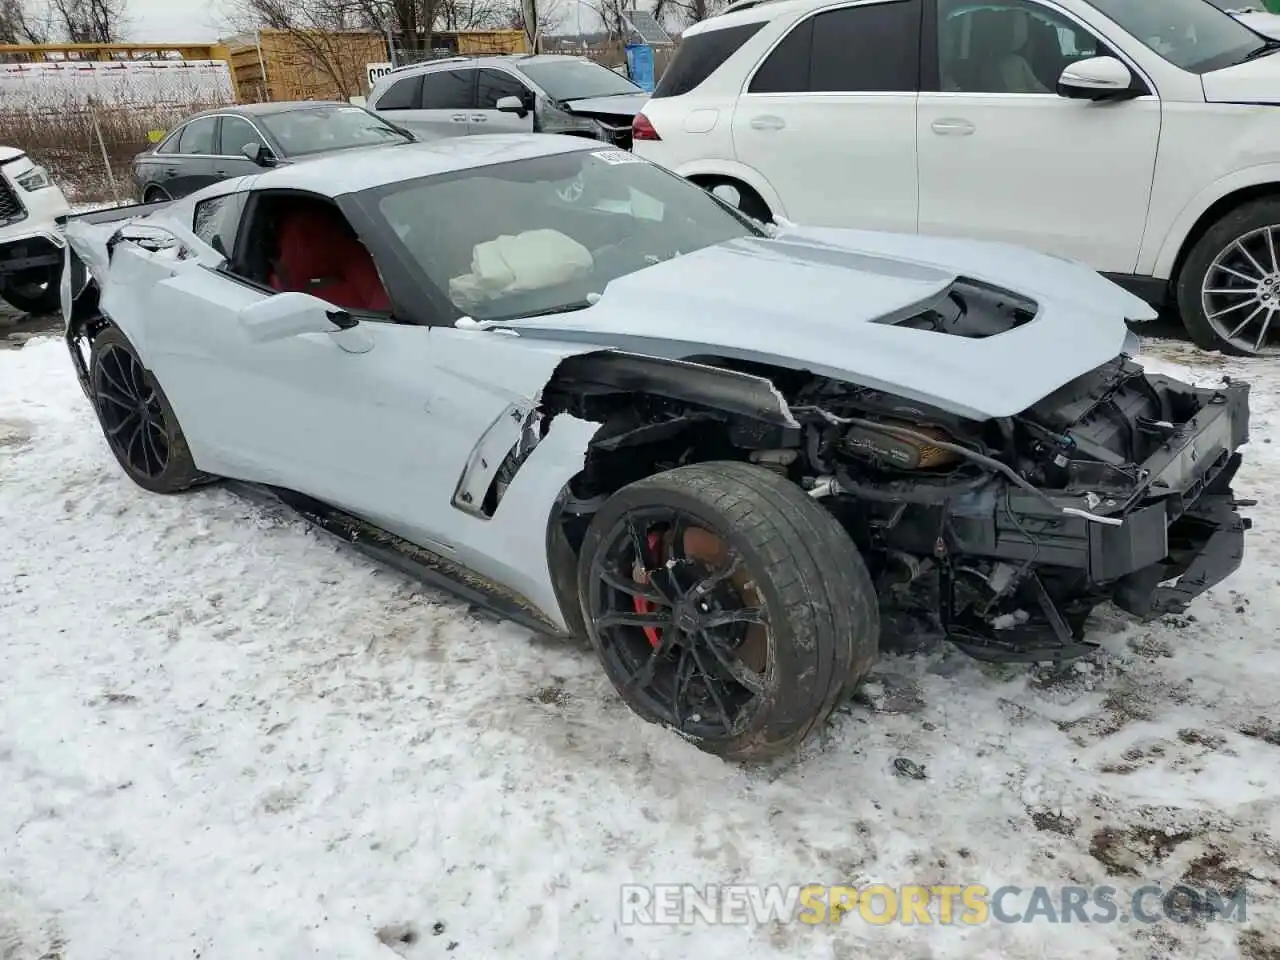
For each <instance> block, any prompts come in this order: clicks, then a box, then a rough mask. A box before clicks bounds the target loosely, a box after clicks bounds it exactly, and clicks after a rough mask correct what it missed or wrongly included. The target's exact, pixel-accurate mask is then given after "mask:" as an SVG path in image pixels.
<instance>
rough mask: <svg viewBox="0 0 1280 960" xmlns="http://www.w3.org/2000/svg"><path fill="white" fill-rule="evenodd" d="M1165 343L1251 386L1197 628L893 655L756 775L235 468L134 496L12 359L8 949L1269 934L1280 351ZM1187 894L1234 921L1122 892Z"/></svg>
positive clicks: (1211, 942) (4, 683) (1255, 949)
mask: <svg viewBox="0 0 1280 960" xmlns="http://www.w3.org/2000/svg"><path fill="white" fill-rule="evenodd" d="M1144 359H1146V360H1149V361H1150V364H1151V365H1152V366H1154V367H1157V368H1158V369H1160V370H1161V371H1165V372H1171V373H1175V374H1180V375H1182V376H1184V377H1194V378H1196V379H1198V380H1200V381H1203V382H1209V381H1212V380H1214V379H1215V378H1219V377H1221V376H1222V375H1223V374H1227V375H1231V376H1238V377H1244V378H1248V379H1252V380H1253V382H1254V384H1255V387H1254V396H1253V423H1254V433H1253V442H1252V443H1251V444H1250V445H1249V446H1248V447H1247V448H1246V457H1247V459H1246V462H1245V466H1244V468H1243V470H1242V472H1241V474H1240V477H1239V481H1238V484H1237V490H1238V493H1239V495H1240V496H1242V497H1256V498H1258V499H1259V500H1260V501H1261V504H1260V505H1259V506H1258V507H1257V508H1254V509H1253V510H1252V511H1251V515H1252V516H1253V518H1254V524H1255V525H1254V529H1253V531H1252V534H1251V535H1250V538H1249V544H1248V557H1247V561H1246V563H1245V566H1244V567H1243V568H1242V569H1241V570H1240V571H1239V572H1238V573H1237V574H1236V575H1235V576H1234V577H1232V578H1231V579H1230V580H1229V581H1228V582H1227V583H1225V584H1223V585H1221V586H1220V587H1219V588H1217V589H1215V590H1213V591H1212V592H1211V593H1210V594H1208V595H1206V596H1204V597H1202V598H1200V599H1199V600H1198V601H1197V602H1196V603H1195V604H1194V605H1193V607H1192V608H1191V610H1190V611H1189V612H1188V613H1187V614H1185V615H1183V616H1177V617H1169V618H1167V619H1165V620H1164V621H1163V622H1159V623H1155V624H1149V625H1145V626H1144V625H1139V624H1137V623H1135V622H1134V621H1132V620H1131V619H1130V618H1128V617H1127V616H1125V615H1122V614H1120V613H1118V612H1117V611H1114V610H1112V609H1111V608H1106V609H1104V610H1102V611H1101V612H1100V613H1099V614H1098V615H1097V616H1096V617H1095V620H1094V622H1093V624H1092V634H1093V637H1094V638H1095V639H1096V640H1098V641H1099V642H1100V643H1101V645H1102V649H1101V651H1100V652H1099V653H1098V654H1097V655H1096V656H1094V657H1093V658H1091V659H1090V660H1088V661H1085V662H1081V663H1078V664H1075V665H1071V666H1067V667H1065V668H1059V669H1054V670H1050V669H1044V668H992V667H984V666H980V665H978V664H976V663H974V662H972V661H970V660H967V659H966V658H964V657H963V656H961V655H959V654H957V653H955V652H953V651H948V650H945V649H944V650H929V651H925V652H922V653H917V654H915V655H913V656H895V657H888V658H886V659H884V660H883V661H882V663H881V664H880V665H879V667H878V668H877V670H876V672H875V674H874V676H873V678H872V681H871V682H869V683H868V684H867V685H866V686H865V687H864V689H863V690H862V692H861V693H860V694H859V696H858V697H857V698H856V699H855V700H854V701H853V702H851V703H849V704H848V705H846V706H844V707H842V708H840V710H839V711H838V713H837V715H836V716H835V718H834V721H833V723H832V725H831V726H830V728H829V729H828V730H827V731H826V732H825V733H823V734H822V735H821V736H820V737H819V738H818V739H816V740H815V741H813V742H812V743H810V744H809V745H808V746H807V747H806V748H805V749H804V750H803V751H802V752H801V753H800V754H799V755H798V756H796V757H795V758H793V759H791V760H790V761H789V762H786V763H782V764H780V765H778V766H776V767H774V768H771V769H768V770H750V771H748V770H744V769H741V768H737V767H734V766H731V765H727V764H725V763H722V762H720V761H718V760H715V759H713V758H711V757H708V756H705V755H703V754H701V753H699V752H698V751H697V750H695V749H693V748H692V747H689V746H687V745H685V744H683V743H682V742H680V741H679V740H677V739H676V738H675V737H673V736H672V735H670V734H668V733H665V732H663V731H662V730H660V729H657V728H655V727H651V726H647V725H645V724H643V723H641V722H640V721H639V720H637V719H636V718H635V717H634V716H633V715H632V714H631V713H630V712H629V711H628V710H627V709H626V708H625V707H623V706H622V704H621V703H620V702H619V700H618V698H617V697H616V695H615V694H614V693H613V691H612V689H611V688H610V687H609V685H608V683H607V682H606V681H605V679H604V677H603V675H602V673H601V671H600V670H599V669H598V667H597V665H596V663H595V661H594V659H593V658H592V655H591V653H590V651H589V649H586V648H584V647H583V646H580V645H578V644H574V643H558V642H548V641H546V640H540V639H537V638H534V637H531V636H530V635H529V634H528V633H526V632H524V631H522V630H520V629H518V628H515V627H512V626H509V625H503V624H500V623H496V622H494V621H492V620H489V619H485V618H483V617H479V616H477V615H476V614H475V613H474V611H470V610H468V608H467V607H466V606H465V605H463V604H459V603H457V602H455V601H452V600H450V599H448V598H446V597H444V596H442V595H439V594H437V593H434V592H431V591H430V590H427V589H424V588H423V587H422V586H420V585H418V584H416V583H414V582H412V581H410V580H407V579H405V578H404V577H402V576H400V575H398V574H396V573H394V572H391V571H389V570H386V569H382V568H379V567H377V566H375V565H373V564H372V563H370V562H369V561H366V560H364V559H363V558H361V557H360V556H358V555H356V554H354V553H353V552H351V551H350V550H349V549H347V548H345V547H343V546H342V545H339V544H337V543H335V542H334V541H332V540H330V539H328V538H327V537H325V536H324V535H323V534H319V533H317V532H315V531H313V530H310V529H308V528H306V527H305V526H304V525H303V524H301V523H300V522H297V521H295V520H294V519H292V518H290V517H289V516H288V515H287V514H286V513H283V512H281V513H273V512H270V511H268V510H264V509H263V508H261V507H258V506H253V505H250V504H248V503H246V502H244V501H243V500H240V499H238V498H237V497H235V496H234V495H232V494H231V493H229V492H227V491H225V490H221V489H218V488H216V487H214V488H205V489H202V490H200V491H197V492H193V493H190V494H187V495H183V496H178V497H159V496H153V495H150V494H147V493H145V492H143V491H142V490H140V489H138V488H136V487H134V486H133V485H131V484H130V483H129V482H128V481H127V480H126V479H125V477H124V476H123V474H122V473H121V471H120V470H119V468H118V467H117V465H116V463H115V462H114V460H113V459H112V457H111V455H110V453H109V452H108V450H107V447H106V444H105V442H104V441H103V439H102V437H101V434H100V432H99V430H98V427H97V424H96V421H95V419H94V417H93V414H92V412H91V410H90V408H89V405H88V403H87V402H86V400H85V399H84V397H83V396H82V395H81V394H80V392H79V388H78V386H77V385H76V382H75V380H74V377H73V375H72V372H71V368H70V362H69V360H68V358H67V356H66V351H65V348H64V347H63V346H62V345H61V344H60V343H59V342H57V341H55V340H52V339H47V338H43V337H37V338H36V339H33V340H31V341H30V342H28V343H27V344H26V345H25V346H24V347H22V348H21V349H15V350H5V351H0V957H2V958H4V960H39V958H45V960H80V958H86V960H88V958H93V960H96V958H139V960H160V958H165V960H168V958H179V957H189V958H194V957H199V958H202V960H244V958H246V957H250V956H263V957H270V958H273V960H292V958H303V957H322V958H333V960H364V958H370V960H373V958H385V960H394V958H395V957H396V956H397V955H398V956H402V957H407V958H429V957H445V956H452V957H473V958H486V960H487V958H499V957H517V956H518V957H521V958H530V957H555V958H559V960H574V958H589V960H603V958H606V957H613V956H620V957H631V956H635V957H645V958H649V957H654V958H663V960H666V958H673V960H675V958H684V957H700V958H704V960H715V958H720V957H725V958H733V960H755V958H773V957H788V958H797V957H806V958H823V957H830V958H854V957H863V956H874V957H877V958H898V957H901V958H912V960H914V958H923V957H931V958H950V957H957V958H959V957H965V958H974V957H977V958H1007V960H1018V958H1050V957H1068V956H1070V957H1075V956H1087V957H1090V958H1098V960H1101V958H1107V957H1134V958H1139V957H1140V958H1146V957H1166V956H1168V957H1173V956H1177V957H1191V956H1205V957H1214V958H1222V960H1230V958H1236V957H1241V958H1247V960H1276V958H1277V957H1280V710H1277V700H1278V699H1280V695H1278V694H1277V690H1280V658H1277V655H1276V653H1277V641H1278V640H1280V509H1278V508H1277V503H1280V500H1277V499H1276V495H1275V492H1274V490H1275V476H1276V475H1277V473H1280V427H1278V424H1280V368H1277V365H1276V364H1275V362H1274V361H1258V362H1235V361H1224V360H1222V359H1220V358H1216V357H1211V356H1206V355H1204V354H1201V353H1199V352H1197V351H1195V350H1193V349H1192V348H1190V347H1187V346H1184V345H1181V344H1177V343H1171V342H1163V341H1160V342H1153V343H1152V344H1151V345H1150V346H1149V347H1148V353H1147V355H1146V356H1145V357H1144ZM1272 441H1276V442H1274V443H1273V442H1272ZM627 883H646V884H659V883H669V884H682V883H683V884H695V885H698V886H702V885H704V884H710V883H731V884H765V885H773V884H778V885H783V886H786V885H793V884H795V885H799V884H809V883H815V884H847V885H854V886H864V885H867V884H871V883H885V884H889V885H894V886H896V885H901V884H909V883H921V884H955V885H963V884H981V885H983V886H985V887H987V888H988V889H989V890H995V889H996V888H999V887H1002V886H1005V885H1013V886H1017V887H1020V888H1023V889H1024V890H1026V891H1029V890H1030V889H1031V888H1033V887H1035V886H1036V885H1044V886H1046V887H1049V888H1051V891H1055V893H1054V895H1055V896H1056V895H1057V894H1056V891H1059V890H1060V889H1061V888H1062V887H1064V886H1075V887H1085V888H1089V889H1091V890H1092V889H1093V888H1095V887H1097V886H1099V885H1105V886H1111V887H1113V888H1115V890H1116V891H1117V892H1116V894H1115V900H1116V902H1117V903H1118V904H1119V905H1120V907H1121V910H1120V914H1121V915H1123V916H1124V917H1125V918H1126V919H1128V922H1121V921H1120V920H1119V919H1118V918H1117V920H1116V921H1115V922H1111V923H1104V922H1092V923H1082V922H1080V921H1079V919H1078V918H1077V919H1073V921H1072V922H1069V923H1061V922H1059V923H1053V922H1049V919H1047V918H1046V916H1045V915H1044V913H1043V912H1042V913H1041V914H1040V915H1039V916H1038V917H1032V918H1031V919H1030V922H1025V923H1007V922H999V921H997V920H996V919H989V920H988V921H987V922H986V923H983V924H978V925H969V924H952V925H941V924H928V925H924V924H920V923H916V924H905V925H904V924H900V923H893V924H885V925H880V924H873V923H869V922H867V920H865V919H864V918H862V917H861V916H859V915H858V913H857V912H856V911H855V912H854V913H853V914H851V915H849V916H847V917H845V918H844V919H843V920H842V922H841V923H839V924H838V925H832V924H822V925H817V926H812V925H805V924H803V923H797V922H787V923H783V922H778V921H766V922H762V923H758V924H745V923H742V924H729V925H712V924H710V923H708V922H706V921H705V920H702V919H695V920H694V922H692V923H689V924H683V925H680V924H677V925H652V924H640V925H629V924H624V923H623V922H622V921H623V912H622V903H621V900H622V897H621V894H620V889H621V888H622V886H623V885H624V884H627ZM1180 883H1183V884H1187V885H1189V886H1192V887H1196V888H1197V889H1207V888H1212V889H1215V890H1219V891H1228V892H1229V891H1236V890H1239V889H1243V890H1244V891H1245V893H1246V917H1245V919H1244V920H1243V922H1241V921H1240V919H1239V917H1238V916H1234V917H1233V918H1232V919H1230V920H1223V919H1221V918H1219V919H1203V918H1201V919H1199V920H1193V921H1192V922H1175V921H1174V920H1171V919H1163V920H1159V921H1158V922H1154V923H1147V922H1142V921H1140V920H1138V919H1129V910H1128V909H1127V907H1128V905H1129V902H1130V897H1131V895H1132V893H1133V892H1134V891H1136V890H1138V889H1140V888H1142V887H1144V886H1153V885H1158V886H1159V887H1160V888H1161V889H1162V890H1164V891H1167V890H1169V889H1171V888H1172V887H1174V886H1177V885H1178V884H1180ZM1026 908H1027V903H1026V901H1025V898H1024V900H1022V901H1019V900H1018V898H1017V897H1010V898H1009V899H1008V900H1007V901H1006V903H1005V910H1006V913H1007V914H1008V913H1012V914H1014V915H1017V914H1018V913H1019V912H1021V911H1025V910H1026ZM1147 908H1148V910H1149V911H1153V912H1155V913H1158V912H1159V902H1158V899H1155V900H1148V901H1147ZM1088 913H1091V914H1092V913H1096V911H1094V910H1090V911H1088ZM935 916H936V913H935ZM1059 919H1061V918H1059ZM1183 919H1184V920H1185V919H1188V918H1186V917H1183Z"/></svg>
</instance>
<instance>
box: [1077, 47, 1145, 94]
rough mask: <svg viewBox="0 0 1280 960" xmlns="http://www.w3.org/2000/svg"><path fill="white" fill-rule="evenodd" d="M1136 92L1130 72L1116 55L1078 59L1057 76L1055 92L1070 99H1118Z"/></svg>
mask: <svg viewBox="0 0 1280 960" xmlns="http://www.w3.org/2000/svg"><path fill="white" fill-rule="evenodd" d="M1136 94H1137V90H1136V89H1135V86H1134V82H1133V73H1132V72H1131V71H1130V70H1129V68H1128V67H1126V66H1125V65H1124V64H1123V63H1121V62H1120V61H1119V60H1117V59H1116V58H1115V57H1090V58H1089V59H1088V60H1077V61H1076V62H1075V63H1073V64H1070V65H1069V66H1068V67H1067V68H1066V69H1064V70H1063V71H1062V75H1061V76H1059V77H1058V96H1060V97H1066V98H1068V99H1070V100H1119V99H1123V98H1124V97H1131V96H1135V95H1136Z"/></svg>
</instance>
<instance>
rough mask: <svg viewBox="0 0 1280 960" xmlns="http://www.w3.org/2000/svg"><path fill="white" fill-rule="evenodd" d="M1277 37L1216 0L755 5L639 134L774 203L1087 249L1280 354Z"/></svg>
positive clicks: (719, 24) (1229, 346) (794, 216)
mask: <svg viewBox="0 0 1280 960" xmlns="http://www.w3.org/2000/svg"><path fill="white" fill-rule="evenodd" d="M1277 49H1280V40H1276V39H1274V38H1268V37H1264V36H1262V35H1261V34H1259V33H1257V32H1255V31H1254V30H1253V29H1251V28H1250V27H1248V26H1246V25H1245V24H1243V23H1242V22H1240V21H1239V20H1237V19H1235V18H1233V17H1231V16H1229V15H1228V14H1226V13H1224V12H1223V11H1222V10H1219V9H1217V8H1216V7H1214V6H1213V5H1211V4H1210V3H1207V2H1205V0H1161V2H1159V3H1154V2H1138V0H1052V2H1050V0H863V2H857V3H850V2H843V3H836V2H831V0H778V2H767V0H764V2H761V0H748V2H746V3H743V4H737V5H734V6H732V7H730V8H729V11H728V12H727V13H725V14H723V15H721V16H717V17H712V18H711V19H709V20H707V21H704V22H703V23H699V24H697V25H696V26H694V27H691V28H690V29H689V30H687V31H686V32H685V35H684V38H683V40H682V43H681V45H680V49H679V52H678V53H677V55H676V57H675V59H674V61H673V63H672V64H671V66H670V67H669V68H668V69H667V71H666V73H665V74H664V75H663V77H662V81H661V82H660V83H659V85H658V88H657V90H656V91H655V93H654V96H653V98H652V99H651V100H650V101H649V102H648V103H647V104H646V105H645V107H644V109H643V111H642V113H641V114H640V115H638V116H637V118H636V121H635V124H634V129H633V138H634V150H635V151H636V153H638V154H639V155H641V156H643V157H645V158H646V159H650V160H653V161H656V162H658V163H661V164H662V165H664V166H666V167H668V168H670V169H671V170H673V171H675V172H676V173H680V174H682V175H684V176H687V177H690V178H692V179H693V180H695V182H697V183H700V184H702V185H703V186H706V187H711V188H714V187H720V190H719V191H718V192H720V193H721V194H722V195H728V196H734V197H737V198H739V203H740V206H741V207H742V209H743V210H744V211H745V212H748V213H751V214H753V215H754V216H756V217H758V218H767V217H770V216H772V217H775V218H778V217H782V218H786V219H788V220H793V221H798V222H801V223H806V224H814V225H820V226H845V227H849V226H856V227H865V228H870V229H876V230H890V231H902V232H909V233H922V234H934V235H952V236H967V237H973V238H978V239H987V240H1001V241H1008V242H1012V243H1015V244H1019V245H1022V246H1029V247H1032V248H1035V249H1038V250H1040V251H1042V252H1045V253H1049V254H1053V255H1056V256H1060V257H1065V258H1068V259H1071V260H1077V261H1080V262H1083V263H1086V264H1088V265H1089V266H1091V267H1093V268H1094V269H1096V270H1099V271H1101V272H1103V273H1106V274H1107V275H1109V276H1110V277H1111V278H1112V279H1114V280H1116V281H1117V282H1120V283H1121V284H1123V285H1125V286H1127V287H1128V288H1129V289H1130V290H1132V291H1134V292H1136V293H1139V294H1140V295H1141V296H1143V297H1144V298H1145V299H1147V300H1148V301H1149V302H1151V303H1153V304H1156V305H1159V304H1161V303H1162V302H1163V301H1166V300H1169V301H1173V302H1174V303H1176V306H1177V307H1178V309H1179V311H1180V313H1181V315H1182V318H1183V321H1184V322H1185V324H1186V326H1187V329H1188V330H1189V331H1190V333H1191V335H1192V337H1193V338H1194V339H1195V341H1196V342H1197V343H1198V344H1200V345H1201V346H1204V347H1208V348H1217V349H1220V350H1222V351H1224V352H1228V353H1234V354H1245V355H1257V354H1271V355H1277V354H1280V320H1278V319H1277V317H1276V314H1277V312H1278V311H1280V253H1278V252H1277V250H1276V246H1277V244H1278V243H1280V238H1278V237H1277V231H1278V230H1280V110H1278V109H1277V104H1280V57H1276V56H1274V55H1273V54H1274V53H1275V51H1276V50H1277Z"/></svg>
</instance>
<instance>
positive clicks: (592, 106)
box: [565, 93, 649, 117]
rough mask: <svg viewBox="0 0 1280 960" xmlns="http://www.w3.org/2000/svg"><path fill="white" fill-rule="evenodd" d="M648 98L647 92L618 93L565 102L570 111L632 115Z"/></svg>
mask: <svg viewBox="0 0 1280 960" xmlns="http://www.w3.org/2000/svg"><path fill="white" fill-rule="evenodd" d="M648 100H649V95H648V94H647V93H619V94H615V95H613V96H612V97H588V98H587V99H585V100H571V101H570V102H568V103H566V104H565V109H567V110H568V111H569V112H570V113H605V114H611V115H614V116H628V117H634V116H635V115H636V114H637V113H639V112H640V108H641V107H643V106H644V105H645V103H647V102H648Z"/></svg>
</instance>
